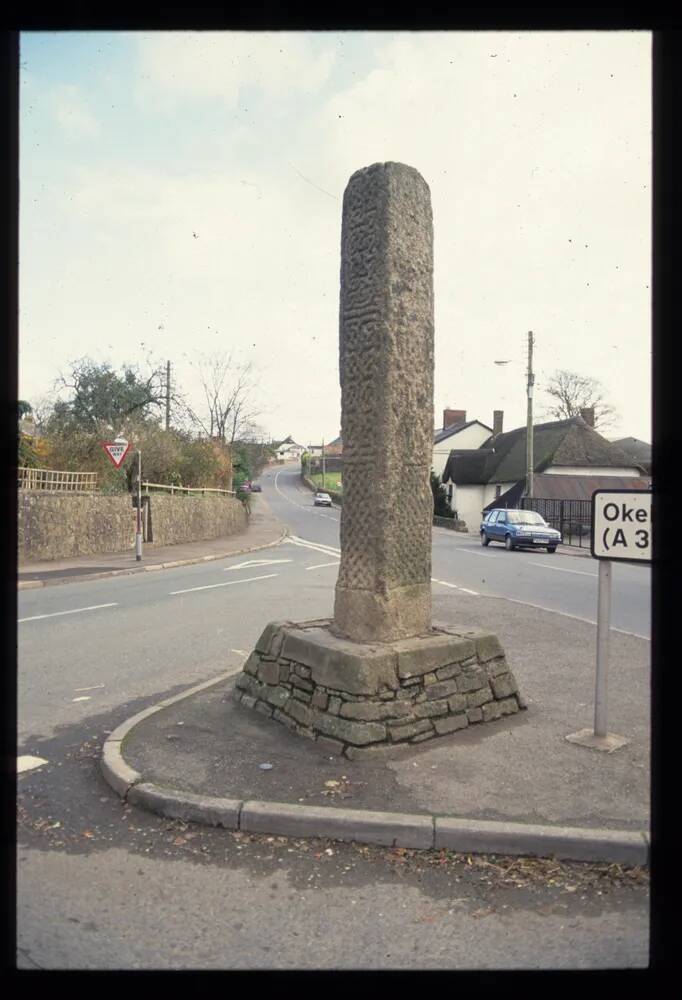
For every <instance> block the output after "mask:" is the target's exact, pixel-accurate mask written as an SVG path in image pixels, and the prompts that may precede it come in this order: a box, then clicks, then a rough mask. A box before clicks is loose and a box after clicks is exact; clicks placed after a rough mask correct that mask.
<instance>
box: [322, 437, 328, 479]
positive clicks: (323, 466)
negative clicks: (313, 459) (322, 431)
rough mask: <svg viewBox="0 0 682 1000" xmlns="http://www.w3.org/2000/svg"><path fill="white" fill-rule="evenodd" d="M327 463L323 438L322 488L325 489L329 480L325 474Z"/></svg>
mask: <svg viewBox="0 0 682 1000" xmlns="http://www.w3.org/2000/svg"><path fill="white" fill-rule="evenodd" d="M325 471H326V470H325V464H324V438H322V489H323V490H324V489H325V487H326V485H327V480H326V476H325Z"/></svg>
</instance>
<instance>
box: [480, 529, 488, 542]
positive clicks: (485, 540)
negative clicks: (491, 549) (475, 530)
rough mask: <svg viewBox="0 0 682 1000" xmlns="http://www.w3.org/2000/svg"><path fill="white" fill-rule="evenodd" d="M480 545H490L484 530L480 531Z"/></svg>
mask: <svg viewBox="0 0 682 1000" xmlns="http://www.w3.org/2000/svg"><path fill="white" fill-rule="evenodd" d="M481 545H490V539H489V538H488V536H487V535H486V533H485V531H482V532H481Z"/></svg>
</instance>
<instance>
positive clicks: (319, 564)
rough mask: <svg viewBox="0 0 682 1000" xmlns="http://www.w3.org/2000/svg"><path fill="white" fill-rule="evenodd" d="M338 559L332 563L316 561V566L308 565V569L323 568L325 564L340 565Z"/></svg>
mask: <svg viewBox="0 0 682 1000" xmlns="http://www.w3.org/2000/svg"><path fill="white" fill-rule="evenodd" d="M338 565H339V561H338V559H337V560H336V561H335V562H330V563H316V564H315V565H314V566H306V571H307V570H309V569H323V568H324V567H325V566H338Z"/></svg>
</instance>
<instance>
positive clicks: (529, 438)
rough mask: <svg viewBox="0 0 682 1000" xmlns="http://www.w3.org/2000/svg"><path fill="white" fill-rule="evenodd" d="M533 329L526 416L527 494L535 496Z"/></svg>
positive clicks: (530, 331) (530, 346)
mask: <svg viewBox="0 0 682 1000" xmlns="http://www.w3.org/2000/svg"><path fill="white" fill-rule="evenodd" d="M534 382H535V375H534V374H533V331H532V330H529V331H528V381H527V391H528V411H527V417H526V496H527V497H532V496H533V384H534Z"/></svg>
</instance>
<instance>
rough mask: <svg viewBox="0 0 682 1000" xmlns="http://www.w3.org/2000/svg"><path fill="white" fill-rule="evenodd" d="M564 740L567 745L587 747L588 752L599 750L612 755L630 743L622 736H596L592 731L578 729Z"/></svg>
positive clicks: (609, 734)
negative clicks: (566, 741)
mask: <svg viewBox="0 0 682 1000" xmlns="http://www.w3.org/2000/svg"><path fill="white" fill-rule="evenodd" d="M564 739H566V740H568V742H569V743H577V744H578V746H581V747H588V748H589V749H590V750H601V751H602V752H603V753H613V751H614V750H619V749H620V748H621V747H625V746H627V745H628V743H629V742H630V740H627V739H626V738H625V737H624V736H617V735H616V733H606V735H605V736H597V735H596V733H595V732H594V730H593V729H579V730H578V732H577V733H569V735H568V736H565V737H564Z"/></svg>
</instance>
